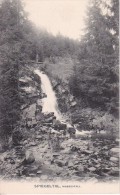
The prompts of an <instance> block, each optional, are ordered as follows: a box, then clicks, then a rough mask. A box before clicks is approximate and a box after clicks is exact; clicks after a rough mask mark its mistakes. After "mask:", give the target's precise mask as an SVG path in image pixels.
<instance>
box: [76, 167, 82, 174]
mask: <svg viewBox="0 0 120 195" xmlns="http://www.w3.org/2000/svg"><path fill="white" fill-rule="evenodd" d="M76 169H77V171H79V172H80V173H81V172H84V167H83V166H82V165H78V166H76Z"/></svg>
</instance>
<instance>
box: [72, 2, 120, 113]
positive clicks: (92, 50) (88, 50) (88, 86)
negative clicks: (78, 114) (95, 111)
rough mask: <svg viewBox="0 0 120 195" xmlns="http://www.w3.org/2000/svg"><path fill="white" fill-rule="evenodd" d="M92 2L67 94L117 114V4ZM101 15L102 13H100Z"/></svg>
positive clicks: (89, 104) (91, 105)
mask: <svg viewBox="0 0 120 195" xmlns="http://www.w3.org/2000/svg"><path fill="white" fill-rule="evenodd" d="M107 2H109V1H106V3H105V2H104V1H103V0H101V1H96V0H92V1H91V4H90V6H89V9H88V14H87V15H88V17H87V19H86V29H85V35H84V36H83V38H82V40H81V43H80V48H79V56H78V57H79V63H78V64H76V65H75V67H74V74H73V75H72V77H71V79H70V82H69V83H70V90H71V92H72V93H73V95H74V96H76V97H77V98H78V99H79V98H82V100H83V101H84V102H85V104H86V105H88V106H90V107H94V108H95V107H96V108H99V107H100V108H101V109H103V110H107V111H109V112H110V113H112V114H116V113H118V80H119V76H118V11H119V10H118V7H119V5H118V1H117V0H113V1H111V2H110V3H108V4H107ZM103 11H104V13H103Z"/></svg>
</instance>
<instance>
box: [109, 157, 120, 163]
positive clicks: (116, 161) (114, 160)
mask: <svg viewBox="0 0 120 195" xmlns="http://www.w3.org/2000/svg"><path fill="white" fill-rule="evenodd" d="M110 161H112V162H114V163H118V162H119V158H116V157H114V156H112V157H111V158H110Z"/></svg>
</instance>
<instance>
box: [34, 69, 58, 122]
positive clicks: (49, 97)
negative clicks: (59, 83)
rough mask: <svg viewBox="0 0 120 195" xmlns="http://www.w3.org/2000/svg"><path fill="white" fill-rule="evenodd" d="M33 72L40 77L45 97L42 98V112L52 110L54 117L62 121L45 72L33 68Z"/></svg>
mask: <svg viewBox="0 0 120 195" xmlns="http://www.w3.org/2000/svg"><path fill="white" fill-rule="evenodd" d="M35 73H36V74H37V75H39V76H40V78H41V89H42V91H43V92H44V93H45V94H46V97H45V98H43V99H42V104H43V109H42V112H43V113H46V112H54V115H55V116H56V118H57V119H58V120H60V121H62V115H61V113H60V112H59V110H58V106H57V99H56V95H55V92H54V91H53V88H52V85H51V82H50V80H49V78H48V76H47V75H46V74H44V73H43V72H42V71H40V70H38V69H37V70H35Z"/></svg>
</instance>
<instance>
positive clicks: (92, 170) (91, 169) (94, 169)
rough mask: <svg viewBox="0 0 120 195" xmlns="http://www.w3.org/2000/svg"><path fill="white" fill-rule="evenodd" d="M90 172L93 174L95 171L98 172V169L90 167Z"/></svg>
mask: <svg viewBox="0 0 120 195" xmlns="http://www.w3.org/2000/svg"><path fill="white" fill-rule="evenodd" d="M88 170H89V171H91V172H94V171H96V168H95V167H90V168H88Z"/></svg>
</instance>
